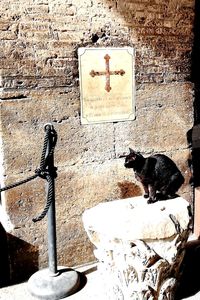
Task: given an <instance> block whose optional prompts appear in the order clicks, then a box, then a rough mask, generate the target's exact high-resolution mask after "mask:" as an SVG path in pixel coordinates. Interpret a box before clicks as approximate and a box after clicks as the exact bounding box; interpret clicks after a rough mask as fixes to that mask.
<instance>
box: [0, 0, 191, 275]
mask: <svg viewBox="0 0 200 300" xmlns="http://www.w3.org/2000/svg"><path fill="white" fill-rule="evenodd" d="M1 7H2V9H1V12H0V15H1V19H0V44H1V52H0V56H1V57H0V63H1V68H2V71H1V88H2V89H1V98H2V101H1V134H2V139H3V147H2V152H3V156H4V162H3V169H4V174H2V175H3V176H2V175H1V176H2V177H3V179H4V183H5V184H6V183H10V182H14V181H15V180H18V179H21V178H26V177H27V176H29V175H30V174H33V172H34V170H35V168H36V167H38V165H39V159H40V155H41V149H42V143H43V135H44V131H43V125H44V123H46V122H49V121H50V122H52V123H53V124H54V125H55V128H56V130H57V132H58V136H59V139H58V144H57V147H56V152H55V164H56V165H57V166H58V178H57V180H56V202H57V234H58V259H59V264H62V265H70V266H71V265H78V264H81V263H84V262H87V261H89V260H91V259H93V256H92V251H91V245H90V243H89V242H88V240H87V237H86V234H85V232H84V229H83V226H82V223H81V215H82V213H83V211H84V210H85V209H86V208H89V207H92V206H94V205H95V204H97V203H99V202H101V201H105V200H106V201H110V200H112V199H115V198H119V197H130V196H134V195H138V194H141V189H140V187H139V186H138V184H137V183H136V182H135V180H134V178H133V174H132V172H131V171H130V172H129V171H128V170H126V169H125V168H124V167H123V159H120V158H118V157H119V155H120V154H121V153H123V152H125V151H126V150H127V149H128V147H129V146H131V147H133V148H135V149H136V150H139V151H141V152H143V153H146V154H149V153H153V152H162V153H166V154H167V155H169V156H171V157H172V158H173V159H174V160H175V161H176V162H177V164H178V166H179V167H180V169H181V170H182V172H183V174H184V176H185V178H186V183H185V185H184V187H183V188H182V189H181V192H180V194H181V195H182V196H183V197H185V198H186V199H188V200H189V201H192V193H191V188H190V186H189V178H190V171H189V168H188V158H189V150H188V144H187V137H186V136H187V131H188V130H189V129H190V128H191V127H192V125H193V84H192V83H191V82H190V72H191V70H190V69H191V52H192V43H193V31H192V29H193V19H194V0H182V1H178V0H168V1H165V3H164V2H163V1H161V0H154V1H151V0H141V1H136V0H132V1H120V0H99V1H97V0H94V1H90V0H84V1H83V0H80V1H77V0H69V1H68V0H65V1H61V0H57V1H53V0H40V1H33V0H30V1H23V0H20V5H19V1H4V0H3V1H2V3H1ZM82 46H92V47H98V46H103V47H104V46H117V47H120V46H131V47H135V50H136V66H135V67H136V120H135V121H132V122H118V123H107V124H97V125H87V126H86V125H84V126H83V125H81V124H80V97H79V82H78V60H77V49H78V47H82ZM4 197H5V209H6V211H7V213H8V214H9V217H10V219H11V222H12V223H13V225H14V227H16V228H15V229H13V230H12V232H11V233H12V235H14V236H15V237H17V238H19V239H21V240H24V241H25V242H26V243H28V244H30V245H33V246H34V247H35V249H37V251H38V254H37V255H38V259H35V253H36V250H34V251H32V250H31V249H32V248H31V246H30V252H31V251H32V253H33V258H34V259H33V266H34V267H35V266H37V264H38V266H39V267H44V266H46V264H47V246H46V220H43V221H41V222H40V223H38V224H33V223H32V221H31V219H32V217H34V216H35V215H37V214H38V213H39V212H40V211H41V210H42V208H43V206H44V202H45V193H44V181H43V180H38V179H37V180H35V181H33V182H31V183H28V184H26V185H23V186H21V187H18V188H16V189H13V190H10V191H9V192H6V193H5V195H4ZM9 239H10V240H11V236H10V238H9ZM9 239H8V242H9ZM20 247H21V243H20V242H19V244H18V243H17V242H16V240H15V243H12V242H10V249H11V250H10V255H11V256H13V255H14V254H13V253H14V252H15V250H16V251H19V249H21V248H20ZM18 248H19V249H18ZM24 251H27V248H26V247H25V248H24ZM20 253H21V252H20ZM37 260H38V262H37ZM10 261H11V269H12V270H13V272H14V271H16V265H17V264H19V265H20V268H22V261H20V259H19V256H17V257H16V259H15V260H13V257H11V260H10ZM29 263H30V262H29ZM25 268H26V266H25ZM28 269H29V271H28V272H31V268H28ZM12 274H13V273H12ZM12 276H13V278H15V276H14V275H12Z"/></svg>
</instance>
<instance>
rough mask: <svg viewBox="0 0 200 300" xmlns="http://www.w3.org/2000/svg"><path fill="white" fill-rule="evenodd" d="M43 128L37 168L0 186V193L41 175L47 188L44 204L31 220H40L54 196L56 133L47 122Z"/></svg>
mask: <svg viewBox="0 0 200 300" xmlns="http://www.w3.org/2000/svg"><path fill="white" fill-rule="evenodd" d="M44 130H45V137H44V143H43V149H42V155H41V159H40V166H39V168H38V169H36V170H35V174H34V175H32V176H30V177H28V178H26V179H24V180H20V181H18V182H15V183H12V184H9V185H7V186H5V187H2V188H0V193H1V192H4V191H7V190H9V189H12V188H15V187H17V186H19V185H21V184H24V183H27V182H29V181H31V180H33V179H35V178H37V177H41V178H43V179H46V180H47V182H48V185H49V189H48V194H47V201H46V205H45V207H44V209H43V211H42V213H41V214H40V215H39V216H38V217H36V218H33V219H32V220H33V222H37V221H40V220H42V219H43V218H44V217H45V216H46V214H47V212H48V209H49V207H50V205H51V203H52V200H53V197H54V185H53V181H54V179H55V178H56V177H57V172H56V171H57V168H56V167H54V149H55V146H56V142H57V133H56V131H55V129H54V127H53V125H51V124H49V123H48V124H46V125H45V126H44Z"/></svg>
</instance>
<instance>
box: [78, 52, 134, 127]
mask: <svg viewBox="0 0 200 300" xmlns="http://www.w3.org/2000/svg"><path fill="white" fill-rule="evenodd" d="M78 55H79V78H80V93H81V123H82V124H93V123H102V122H114V121H128V120H133V119H134V118H135V78H134V49H133V48H130V47H126V48H79V50H78Z"/></svg>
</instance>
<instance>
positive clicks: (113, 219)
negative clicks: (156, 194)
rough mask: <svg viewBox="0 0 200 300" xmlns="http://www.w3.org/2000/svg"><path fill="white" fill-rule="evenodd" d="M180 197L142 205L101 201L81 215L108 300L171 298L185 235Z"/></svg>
mask: <svg viewBox="0 0 200 300" xmlns="http://www.w3.org/2000/svg"><path fill="white" fill-rule="evenodd" d="M190 222H191V217H190V207H189V203H188V202H187V201H186V200H184V199H183V198H181V197H178V198H176V199H172V200H166V201H159V202H156V203H154V204H147V201H146V200H145V199H144V198H143V197H135V198H129V199H124V200H115V201H112V202H106V203H101V204H99V205H97V206H95V207H93V208H91V209H88V210H86V211H85V212H84V214H83V223H84V227H85V230H86V231H87V234H88V236H89V238H90V240H91V242H92V243H93V244H94V245H95V246H96V249H95V250H94V254H95V256H96V258H97V259H98V261H99V264H98V272H99V274H100V276H101V278H102V280H103V283H104V286H105V289H106V295H107V298H106V299H110V300H115V299H116V300H129V299H130V300H172V299H173V298H174V292H175V288H176V285H177V282H178V277H179V275H180V274H179V267H180V264H181V262H182V259H183V257H184V245H185V243H186V241H187V238H188V235H189V232H190V229H189V228H190Z"/></svg>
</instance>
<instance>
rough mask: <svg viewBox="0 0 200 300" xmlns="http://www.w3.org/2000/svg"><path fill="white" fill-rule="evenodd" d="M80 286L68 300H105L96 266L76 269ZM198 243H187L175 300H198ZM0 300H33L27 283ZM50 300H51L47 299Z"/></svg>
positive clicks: (1, 291) (7, 291) (9, 290)
mask: <svg viewBox="0 0 200 300" xmlns="http://www.w3.org/2000/svg"><path fill="white" fill-rule="evenodd" d="M77 271H79V272H80V274H82V275H81V278H82V280H81V286H80V289H79V291H78V292H77V293H75V294H73V295H71V296H69V297H67V298H65V299H68V300H94V299H95V300H106V299H108V298H107V297H106V294H105V289H104V286H103V283H102V282H101V280H100V279H99V277H98V271H97V264H96V263H94V264H90V265H87V266H84V267H81V268H77ZM199 275H200V241H192V242H190V243H188V245H187V249H186V255H185V259H184V262H183V270H182V277H181V280H180V286H179V288H178V291H177V295H176V298H175V300H186V299H187V300H200V276H199ZM0 300H35V298H34V297H32V296H30V294H29V292H28V291H27V283H26V282H25V283H21V284H18V285H13V286H9V287H5V288H1V289H0ZM49 300H51V299H49Z"/></svg>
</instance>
